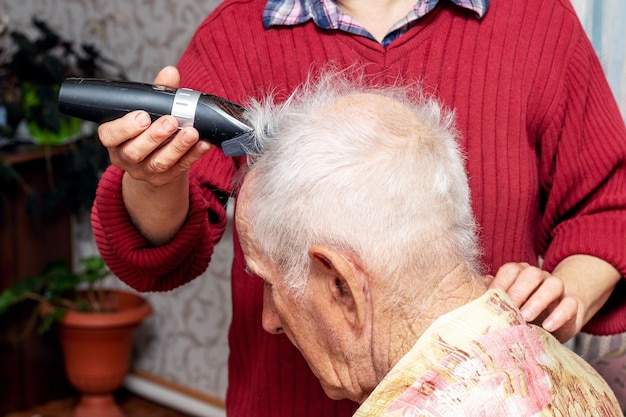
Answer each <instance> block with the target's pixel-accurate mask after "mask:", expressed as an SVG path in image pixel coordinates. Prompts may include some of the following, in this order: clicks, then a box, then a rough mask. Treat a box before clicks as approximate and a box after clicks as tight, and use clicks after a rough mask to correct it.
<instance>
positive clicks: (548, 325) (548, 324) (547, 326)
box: [541, 318, 555, 332]
mask: <svg viewBox="0 0 626 417" xmlns="http://www.w3.org/2000/svg"><path fill="white" fill-rule="evenodd" d="M541 327H543V328H544V330H546V331H548V332H552V331H554V330H555V328H554V320H552V319H550V318H547V319H545V320H544V322H543V323H541Z"/></svg>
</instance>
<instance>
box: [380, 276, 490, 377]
mask: <svg viewBox="0 0 626 417" xmlns="http://www.w3.org/2000/svg"><path fill="white" fill-rule="evenodd" d="M434 276H440V278H437V279H434V280H432V287H431V288H427V286H424V290H423V291H422V292H423V294H430V295H429V296H424V297H423V298H420V299H415V300H411V301H407V302H406V303H403V305H402V307H400V310H394V311H393V312H391V313H389V314H392V315H393V317H396V318H397V317H402V318H403V319H401V320H398V319H396V320H394V318H393V317H392V316H390V317H388V318H387V319H386V320H387V323H389V325H388V326H387V327H386V328H385V330H384V331H383V333H384V336H382V337H383V338H385V339H386V340H387V343H385V344H384V345H385V350H384V354H385V355H387V356H386V357H385V358H381V357H379V358H378V359H379V360H380V361H379V371H380V372H381V374H383V375H384V374H386V373H387V372H389V370H390V369H391V368H392V367H393V366H394V365H395V364H396V363H397V361H399V360H400V358H402V357H403V356H404V355H405V354H406V353H407V352H408V351H409V350H410V349H411V348H413V346H414V345H415V342H416V341H417V340H418V339H419V338H420V337H421V335H422V334H423V333H424V332H425V331H426V329H427V328H428V327H429V326H430V325H431V324H432V323H433V322H434V321H435V320H436V319H437V318H439V317H441V316H443V315H444V314H446V313H449V312H450V311H453V310H456V309H457V308H459V307H461V306H464V305H465V304H468V303H470V302H472V301H474V300H476V299H478V298H480V297H481V296H482V295H484V294H485V292H486V291H487V288H486V287H485V284H484V283H483V281H482V279H481V277H480V276H479V275H477V274H476V273H475V272H471V271H469V270H468V269H467V268H464V267H462V266H460V265H457V266H456V267H454V268H453V269H451V270H450V271H448V272H444V273H442V274H434ZM409 317H410V319H409ZM378 337H381V335H380V334H379V335H378Z"/></svg>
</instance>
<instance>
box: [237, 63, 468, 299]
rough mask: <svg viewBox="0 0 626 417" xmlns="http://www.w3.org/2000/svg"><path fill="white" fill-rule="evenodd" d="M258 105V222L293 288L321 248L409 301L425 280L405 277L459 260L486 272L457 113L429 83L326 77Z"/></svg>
mask: <svg viewBox="0 0 626 417" xmlns="http://www.w3.org/2000/svg"><path fill="white" fill-rule="evenodd" d="M381 103H383V104H384V105H382V106H381ZM248 108H249V111H248V112H247V115H246V117H247V119H248V120H249V121H250V123H251V124H253V126H254V127H255V131H256V132H257V133H256V148H257V151H258V152H257V153H255V154H253V155H250V156H249V157H248V162H249V171H248V174H247V177H246V180H245V181H246V186H247V187H250V188H249V189H250V190H252V192H251V193H250V196H251V199H250V201H249V206H248V209H249V211H248V214H249V217H248V219H249V221H250V225H251V231H252V233H253V234H254V236H255V239H256V243H257V245H258V247H259V248H260V249H261V250H262V252H263V253H264V254H265V255H267V256H268V257H269V258H270V259H271V261H272V263H273V264H274V266H275V267H277V268H278V270H279V271H280V273H281V274H282V275H283V276H284V279H285V280H286V282H287V284H288V285H289V286H290V287H291V288H292V290H293V292H294V294H296V295H297V294H298V293H301V291H302V290H303V288H304V286H305V284H306V279H307V277H308V275H309V274H308V273H309V268H310V266H311V265H310V260H309V257H308V250H309V248H310V247H311V246H312V245H315V244H321V245H327V246H332V247H335V248H337V249H341V250H344V251H350V252H351V253H353V254H355V255H356V256H358V257H359V258H360V260H361V261H362V262H363V264H364V265H366V267H367V268H368V270H369V271H370V272H373V273H374V274H376V277H380V278H381V279H384V280H385V281H386V282H387V283H388V288H389V289H394V290H395V291H398V292H401V293H403V294H402V295H403V297H407V296H408V297H411V296H412V295H411V294H410V291H411V287H417V288H419V287H420V286H419V285H410V286H407V285H406V283H403V282H401V280H403V279H409V280H412V281H413V282H417V283H419V282H420V280H422V279H428V278H433V279H436V278H440V277H441V276H442V275H441V272H442V271H444V270H445V271H446V272H449V270H450V268H451V267H454V266H457V265H459V264H463V265H464V266H466V267H468V268H470V270H472V271H478V270H479V262H478V258H479V249H478V247H479V245H478V242H477V240H478V239H477V234H476V224H475V220H474V217H473V215H472V212H471V205H470V192H469V187H468V181H467V176H466V174H465V169H464V160H463V157H462V155H461V152H460V151H459V148H458V144H457V142H456V131H455V129H454V127H453V125H454V115H453V113H452V112H450V111H447V110H445V109H444V108H443V107H442V106H441V105H440V104H439V103H438V102H437V100H435V99H434V98H432V97H427V96H425V95H424V94H422V93H421V90H420V89H419V86H417V85H413V86H411V87H410V88H407V87H406V86H405V87H404V88H401V87H378V86H373V85H367V83H366V82H365V81H364V79H363V78H359V79H357V80H356V81H354V80H352V81H349V80H348V78H347V76H345V75H344V74H339V73H326V74H323V75H322V76H320V77H319V78H317V79H310V80H309V81H307V82H306V83H305V84H304V85H303V86H302V87H300V88H298V89H297V90H296V91H295V92H294V93H293V94H291V96H290V97H289V98H288V99H287V100H286V101H284V102H283V103H280V104H276V103H274V101H273V100H272V98H271V97H270V98H267V99H265V100H264V101H254V102H252V103H251V104H250V106H248ZM415 280H417V281H415ZM407 287H409V288H407ZM407 291H408V292H409V293H407ZM415 291H418V289H415ZM398 295H399V294H390V296H391V297H394V296H398ZM414 295H415V294H414Z"/></svg>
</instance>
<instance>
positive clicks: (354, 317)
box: [309, 245, 368, 328]
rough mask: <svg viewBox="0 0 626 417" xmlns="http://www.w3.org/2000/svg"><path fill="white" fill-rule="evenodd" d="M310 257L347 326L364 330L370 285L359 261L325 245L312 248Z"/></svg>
mask: <svg viewBox="0 0 626 417" xmlns="http://www.w3.org/2000/svg"><path fill="white" fill-rule="evenodd" d="M309 257H310V258H311V261H312V262H313V265H314V267H315V268H316V269H317V270H318V272H319V273H320V276H321V277H322V278H321V279H322V280H323V283H322V284H323V286H324V288H325V290H326V291H328V294H330V297H331V298H332V299H333V300H334V301H335V306H336V307H338V308H339V309H341V311H342V312H343V314H344V317H345V318H346V320H347V321H348V323H350V325H351V326H353V327H354V328H361V327H363V326H364V325H365V320H366V317H365V314H366V311H367V306H366V300H367V299H368V297H367V295H366V293H367V283H366V282H365V281H364V275H363V271H362V269H361V268H360V267H359V265H358V264H357V263H356V262H355V261H356V260H355V259H352V258H351V257H349V256H346V254H344V253H342V252H340V251H338V250H336V249H334V248H330V247H327V246H322V245H314V246H312V247H311V248H310V249H309Z"/></svg>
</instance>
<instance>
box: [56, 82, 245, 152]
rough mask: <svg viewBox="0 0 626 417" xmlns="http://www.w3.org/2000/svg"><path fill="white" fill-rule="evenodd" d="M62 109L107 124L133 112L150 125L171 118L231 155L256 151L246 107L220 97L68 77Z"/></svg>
mask: <svg viewBox="0 0 626 417" xmlns="http://www.w3.org/2000/svg"><path fill="white" fill-rule="evenodd" d="M58 107H59V111H60V112H61V113H64V114H66V115H69V116H74V117H78V118H80V119H83V120H88V121H91V122H96V123H104V122H108V121H111V120H114V119H117V118H119V117H122V116H124V115H125V114H126V113H129V112H131V111H134V110H144V111H146V112H147V113H148V114H149V115H150V117H151V119H152V121H155V120H156V119H158V118H159V117H161V116H163V115H166V114H170V115H172V116H174V117H175V118H176V120H178V126H179V128H183V127H187V126H192V127H194V128H196V129H197V130H198V133H199V134H200V138H201V139H204V140H208V141H209V142H211V143H212V144H213V145H215V146H218V147H220V148H222V150H223V151H224V154H225V155H227V156H241V155H246V153H247V151H249V150H250V149H252V147H253V129H252V128H251V127H250V126H248V124H246V121H245V120H244V118H243V113H244V111H245V108H244V107H242V106H240V105H239V104H236V103H233V102H231V101H228V100H226V99H224V98H222V97H219V96H214V95H210V94H204V93H200V92H198V91H194V90H190V89H188V88H178V89H172V88H168V87H164V86H159V85H152V84H144V83H137V82H131V81H117V80H108V79H98V78H67V79H66V80H65V81H63V83H62V84H61V89H60V91H59V103H58Z"/></svg>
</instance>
